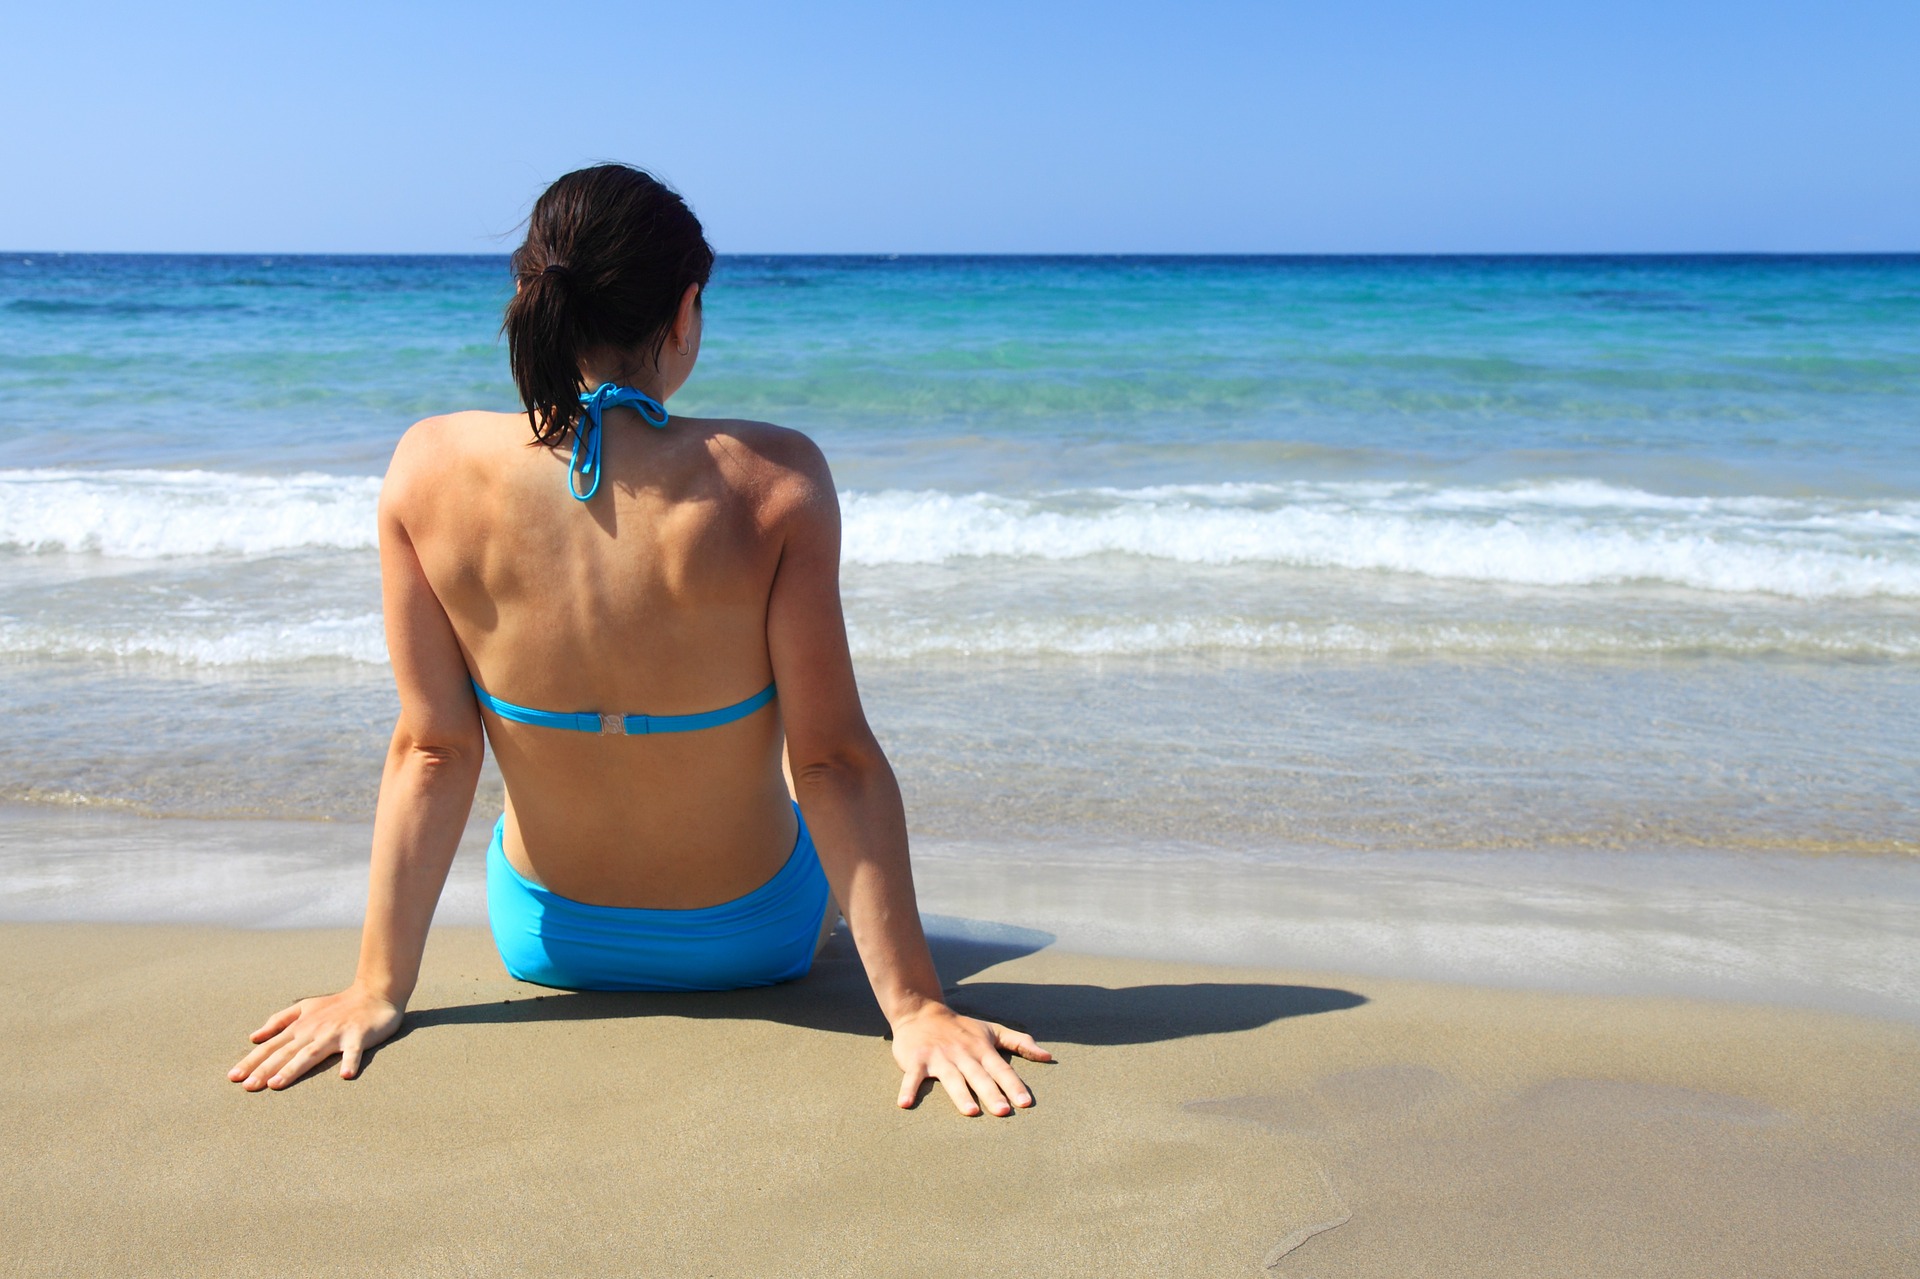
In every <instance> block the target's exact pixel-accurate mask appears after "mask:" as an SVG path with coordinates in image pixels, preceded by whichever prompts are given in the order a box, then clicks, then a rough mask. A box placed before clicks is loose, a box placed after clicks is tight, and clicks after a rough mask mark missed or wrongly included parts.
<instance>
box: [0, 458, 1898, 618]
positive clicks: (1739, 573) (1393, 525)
mask: <svg viewBox="0 0 1920 1279" xmlns="http://www.w3.org/2000/svg"><path fill="white" fill-rule="evenodd" d="M379 489H380V481H379V479H378V478H376V477H372V476H337V475H318V474H303V475H290V476H260V475H237V474H227V473H221V472H213V471H157V470H144V471H131V470H129V471H99V472H86V471H76V470H12V471H0V548H7V549H11V550H14V551H16V552H27V553H49V552H52V553H90V554H97V555H101V556H110V557H126V558H134V559H152V558H165V557H173V556H240V557H252V556H263V555H273V554H279V553H284V552H287V551H292V550H299V549H303V548H333V549H345V550H371V549H373V548H374V546H375V545H376V534H375V520H374V511H375V504H376V502H377V501H378V496H379ZM841 505H842V514H843V519H844V551H843V556H844V559H845V562H846V563H848V564H849V565H856V566H884V565H897V564H938V563H943V562H947V561H954V560H966V559H1004V560H1009V561H1020V560H1028V561H1064V560H1074V559H1084V558H1090V557H1095V556H1116V555H1117V556H1133V557H1139V558H1144V559H1151V560H1160V561H1173V562H1176V563H1188V564H1207V565H1235V564H1238V565H1262V564H1266V565H1274V566H1278V567H1285V568H1291V569H1307V570H1316V569H1317V570H1334V571H1347V572H1368V573H1398V574H1407V575H1413V576H1419V577H1425V578H1433V579H1451V580H1460V581H1473V582H1486V583H1500V584H1511V585H1516V586H1547V587H1578V586H1601V585H1616V584H1625V583H1654V584H1662V585H1666V586H1678V587H1685V588H1689V589H1693V590H1700V591H1711V592H1733V593H1761V594H1771V595H1778V596H1786V597H1791V598H1796V599H1807V600H1818V599H1848V598H1856V599H1857V598H1866V597H1872V596H1883V597H1893V598H1920V502H1913V501H1882V502H1872V501H1867V500H1862V499H1850V498H1839V497H1818V498H1814V497H1808V498H1797V497H1795V498H1788V497H1773V496H1737V495H1736V496H1676V495H1669V494H1660V493H1651V492H1646V491H1643V490H1639V489H1632V488H1624V487H1620V486H1617V485H1611V484H1606V483H1602V482H1600V481H1597V480H1587V479H1563V480H1545V481H1535V482H1529V483H1520V484H1511V485H1504V486H1493V485H1483V486H1462V485H1455V486H1447V485H1435V484H1427V483H1414V482H1406V481H1343V482H1307V481H1302V482H1296V483H1288V484H1266V483H1230V484H1192V485H1161V486H1151V487H1144V488H1133V489H1117V488H1084V489H1071V490H1058V491H1052V492H1043V493H1034V494H1027V495H1009V494H994V493H949V492H939V491H932V490H898V489H896V490H885V491H878V492H861V491H849V492H847V493H844V494H843V495H842V498H841Z"/></svg>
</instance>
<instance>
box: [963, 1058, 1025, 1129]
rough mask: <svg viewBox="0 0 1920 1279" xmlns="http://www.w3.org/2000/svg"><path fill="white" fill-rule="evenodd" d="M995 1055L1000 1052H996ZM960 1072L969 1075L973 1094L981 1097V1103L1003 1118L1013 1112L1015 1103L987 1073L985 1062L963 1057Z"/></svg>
mask: <svg viewBox="0 0 1920 1279" xmlns="http://www.w3.org/2000/svg"><path fill="white" fill-rule="evenodd" d="M994 1056H996V1057H997V1056H999V1054H998V1053H995V1054H994ZM960 1073H961V1074H963V1075H965V1076H966V1077H967V1083H968V1085H969V1086H970V1087H972V1089H973V1095H974V1096H975V1097H978V1098H979V1099H980V1104H981V1105H983V1106H985V1107H986V1108H987V1109H988V1110H989V1111H991V1112H992V1113H994V1114H996V1115H999V1116H1001V1117H1002V1118H1004V1117H1006V1116H1007V1115H1011V1114H1012V1113H1013V1103H1012V1102H1010V1101H1008V1100H1007V1098H1006V1094H1004V1093H1002V1092H1001V1091H1000V1085H999V1084H997V1083H995V1082H994V1081H993V1076H992V1075H990V1074H988V1073H987V1067H986V1063H985V1062H980V1061H974V1060H972V1059H970V1058H963V1059H962V1060H961V1062H960Z"/></svg>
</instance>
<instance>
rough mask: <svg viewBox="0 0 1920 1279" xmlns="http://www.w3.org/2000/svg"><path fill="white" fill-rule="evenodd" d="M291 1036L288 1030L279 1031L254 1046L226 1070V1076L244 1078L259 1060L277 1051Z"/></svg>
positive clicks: (235, 1078)
mask: <svg viewBox="0 0 1920 1279" xmlns="http://www.w3.org/2000/svg"><path fill="white" fill-rule="evenodd" d="M291 1038H292V1033H291V1032H290V1031H281V1032H280V1033H279V1034H278V1035H275V1036H274V1037H273V1038H272V1039H271V1040H269V1041H268V1042H267V1043H264V1044H261V1045H260V1046H259V1047H258V1048H255V1049H254V1050H253V1051H252V1052H250V1053H248V1054H247V1055H246V1056H244V1057H242V1058H241V1059H240V1060H239V1061H238V1062H236V1063H235V1064H234V1067H233V1069H232V1070H229V1071H228V1072H227V1078H228V1079H232V1080H235V1081H238V1080H241V1079H245V1078H246V1077H247V1076H248V1075H250V1074H252V1073H253V1068H254V1067H255V1066H258V1065H259V1064H260V1063H261V1062H263V1061H265V1060H266V1059H267V1058H269V1057H271V1056H273V1054H274V1053H276V1052H278V1051H279V1050H280V1048H281V1047H282V1046H283V1045H285V1044H286V1043H288V1042H289V1041H290V1040H291Z"/></svg>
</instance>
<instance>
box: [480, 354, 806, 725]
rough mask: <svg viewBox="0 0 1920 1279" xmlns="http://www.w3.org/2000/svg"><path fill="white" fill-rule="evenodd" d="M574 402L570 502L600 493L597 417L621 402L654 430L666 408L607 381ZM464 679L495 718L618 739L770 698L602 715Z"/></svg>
mask: <svg viewBox="0 0 1920 1279" xmlns="http://www.w3.org/2000/svg"><path fill="white" fill-rule="evenodd" d="M580 404H581V407H582V408H584V409H585V410H586V412H584V413H583V414H581V416H580V418H579V420H578V421H576V422H575V423H574V424H573V457H572V458H571V459H569V460H568V462H567V492H569V493H571V494H573V496H574V498H575V499H576V500H578V501H581V502H585V501H587V500H588V499H590V498H592V497H593V495H594V494H595V493H598V492H599V491H600V441H601V435H602V427H601V423H600V415H601V414H602V413H604V412H606V411H607V410H608V409H610V408H615V407H617V406H620V405H625V406H626V407H627V408H630V409H633V410H634V411H635V412H637V413H638V414H639V415H640V416H641V418H643V419H644V420H645V421H646V423H647V425H649V426H651V427H653V428H655V429H656V430H657V429H659V428H660V427H663V426H665V425H666V424H667V407H666V405H664V404H662V403H660V401H658V400H656V399H654V398H653V397H652V396H651V395H648V394H647V393H646V392H644V391H636V390H634V389H633V388H632V387H630V386H619V385H616V384H615V383H612V382H602V383H601V384H600V385H599V386H598V387H596V388H595V389H594V390H592V391H589V392H587V393H586V394H583V395H582V396H581V397H580ZM578 477H586V478H589V479H591V480H592V483H591V484H589V485H588V486H587V491H586V492H584V493H582V492H581V491H580V479H579V478H578ZM467 682H468V683H470V684H472V685H473V695H474V696H475V697H476V698H478V699H479V701H480V704H481V705H482V706H484V707H486V708H487V709H488V710H490V711H492V712H493V713H494V714H495V715H498V716H499V717H500V718H501V719H510V720H514V721H516V722H518V723H521V724H537V725H538V726H540V727H541V728H564V729H568V730H571V731H573V732H576V733H608V734H612V735H614V736H624V737H642V736H646V735H649V734H652V733H692V732H696V731H698V730H699V729H702V728H718V727H719V726H720V725H722V724H731V723H733V721H735V720H737V719H745V718H746V717H747V716H749V715H751V714H753V713H754V712H755V711H757V710H759V709H760V708H761V707H762V706H765V705H766V704H767V703H768V702H771V701H772V700H773V698H774V686H773V685H772V684H769V685H767V686H766V687H765V688H763V689H761V690H760V691H759V692H757V693H755V694H754V695H753V696H752V697H749V698H747V699H746V700H745V701H739V702H735V703H734V704H733V705H731V706H722V707H721V708H720V709H719V710H717V711H700V712H698V713H697V714H693V715H604V714H601V713H599V712H598V711H541V710H535V709H533V708H532V707H530V706H516V705H514V704H513V703H512V702H503V701H501V700H500V699H499V698H497V697H495V696H494V695H493V694H491V693H489V692H488V691H487V690H486V689H484V688H481V687H480V681H479V680H477V679H474V678H472V677H471V676H469V677H468V680H467Z"/></svg>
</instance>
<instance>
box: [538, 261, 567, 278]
mask: <svg viewBox="0 0 1920 1279" xmlns="http://www.w3.org/2000/svg"><path fill="white" fill-rule="evenodd" d="M540 274H542V275H557V276H559V277H561V278H562V279H572V278H573V272H572V271H569V270H568V269H567V268H566V266H565V265H564V264H563V263H559V262H549V263H547V264H546V265H545V266H543V267H541V268H540Z"/></svg>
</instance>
